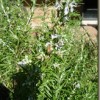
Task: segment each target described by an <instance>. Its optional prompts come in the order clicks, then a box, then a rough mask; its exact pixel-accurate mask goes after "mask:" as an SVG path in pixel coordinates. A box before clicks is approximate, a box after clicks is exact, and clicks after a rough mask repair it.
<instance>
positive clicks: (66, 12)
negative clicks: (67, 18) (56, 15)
mask: <svg viewBox="0 0 100 100" xmlns="http://www.w3.org/2000/svg"><path fill="white" fill-rule="evenodd" d="M68 13H69V6H68V4H66V6H65V9H64V15H67V14H68Z"/></svg>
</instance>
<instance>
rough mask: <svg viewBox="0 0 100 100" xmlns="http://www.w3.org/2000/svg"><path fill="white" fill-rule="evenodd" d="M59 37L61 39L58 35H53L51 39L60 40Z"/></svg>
mask: <svg viewBox="0 0 100 100" xmlns="http://www.w3.org/2000/svg"><path fill="white" fill-rule="evenodd" d="M58 37H59V35H58V34H52V35H51V39H56V38H58Z"/></svg>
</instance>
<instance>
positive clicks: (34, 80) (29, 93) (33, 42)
mask: <svg viewBox="0 0 100 100" xmlns="http://www.w3.org/2000/svg"><path fill="white" fill-rule="evenodd" d="M34 3H35V2H34V0H33V4H34ZM33 8H34V5H33V7H32V8H31V11H32V12H33V10H34V9H33ZM23 9H24V8H23V5H22V2H21V1H20V0H18V1H16V2H15V1H14V2H13V1H9V0H4V1H3V0H0V18H1V19H0V26H1V27H0V33H1V34H0V48H1V49H0V58H1V60H0V82H2V83H3V84H5V85H6V86H7V87H8V88H9V89H10V90H11V92H12V94H13V96H12V99H13V100H96V99H97V78H98V76H97V75H98V74H97V48H95V47H94V46H93V45H92V44H91V41H88V42H87V41H85V38H84V36H83V35H82V34H79V35H80V38H77V37H78V36H76V35H77V29H79V28H80V22H79V21H78V20H76V19H73V20H71V19H69V20H68V21H66V23H65V24H64V25H63V26H61V24H59V23H60V20H59V19H58V20H57V22H55V20H56V19H57V18H55V17H54V16H52V18H51V19H52V23H53V24H54V27H52V28H49V26H48V24H47V23H45V22H44V23H43V25H42V27H39V28H37V29H35V30H32V29H31V27H30V25H29V24H30V20H31V18H32V15H33V13H32V12H31V13H28V12H27V11H24V10H23ZM32 32H33V33H34V35H33V34H30V33H32Z"/></svg>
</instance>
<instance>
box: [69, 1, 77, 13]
mask: <svg viewBox="0 0 100 100" xmlns="http://www.w3.org/2000/svg"><path fill="white" fill-rule="evenodd" d="M69 6H70V12H73V11H74V7H76V3H75V1H72V2H71V3H70V4H69Z"/></svg>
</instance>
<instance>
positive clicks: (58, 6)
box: [55, 1, 61, 10]
mask: <svg viewBox="0 0 100 100" xmlns="http://www.w3.org/2000/svg"><path fill="white" fill-rule="evenodd" d="M55 8H56V9H57V10H60V8H61V5H60V2H58V1H56V3H55Z"/></svg>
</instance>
